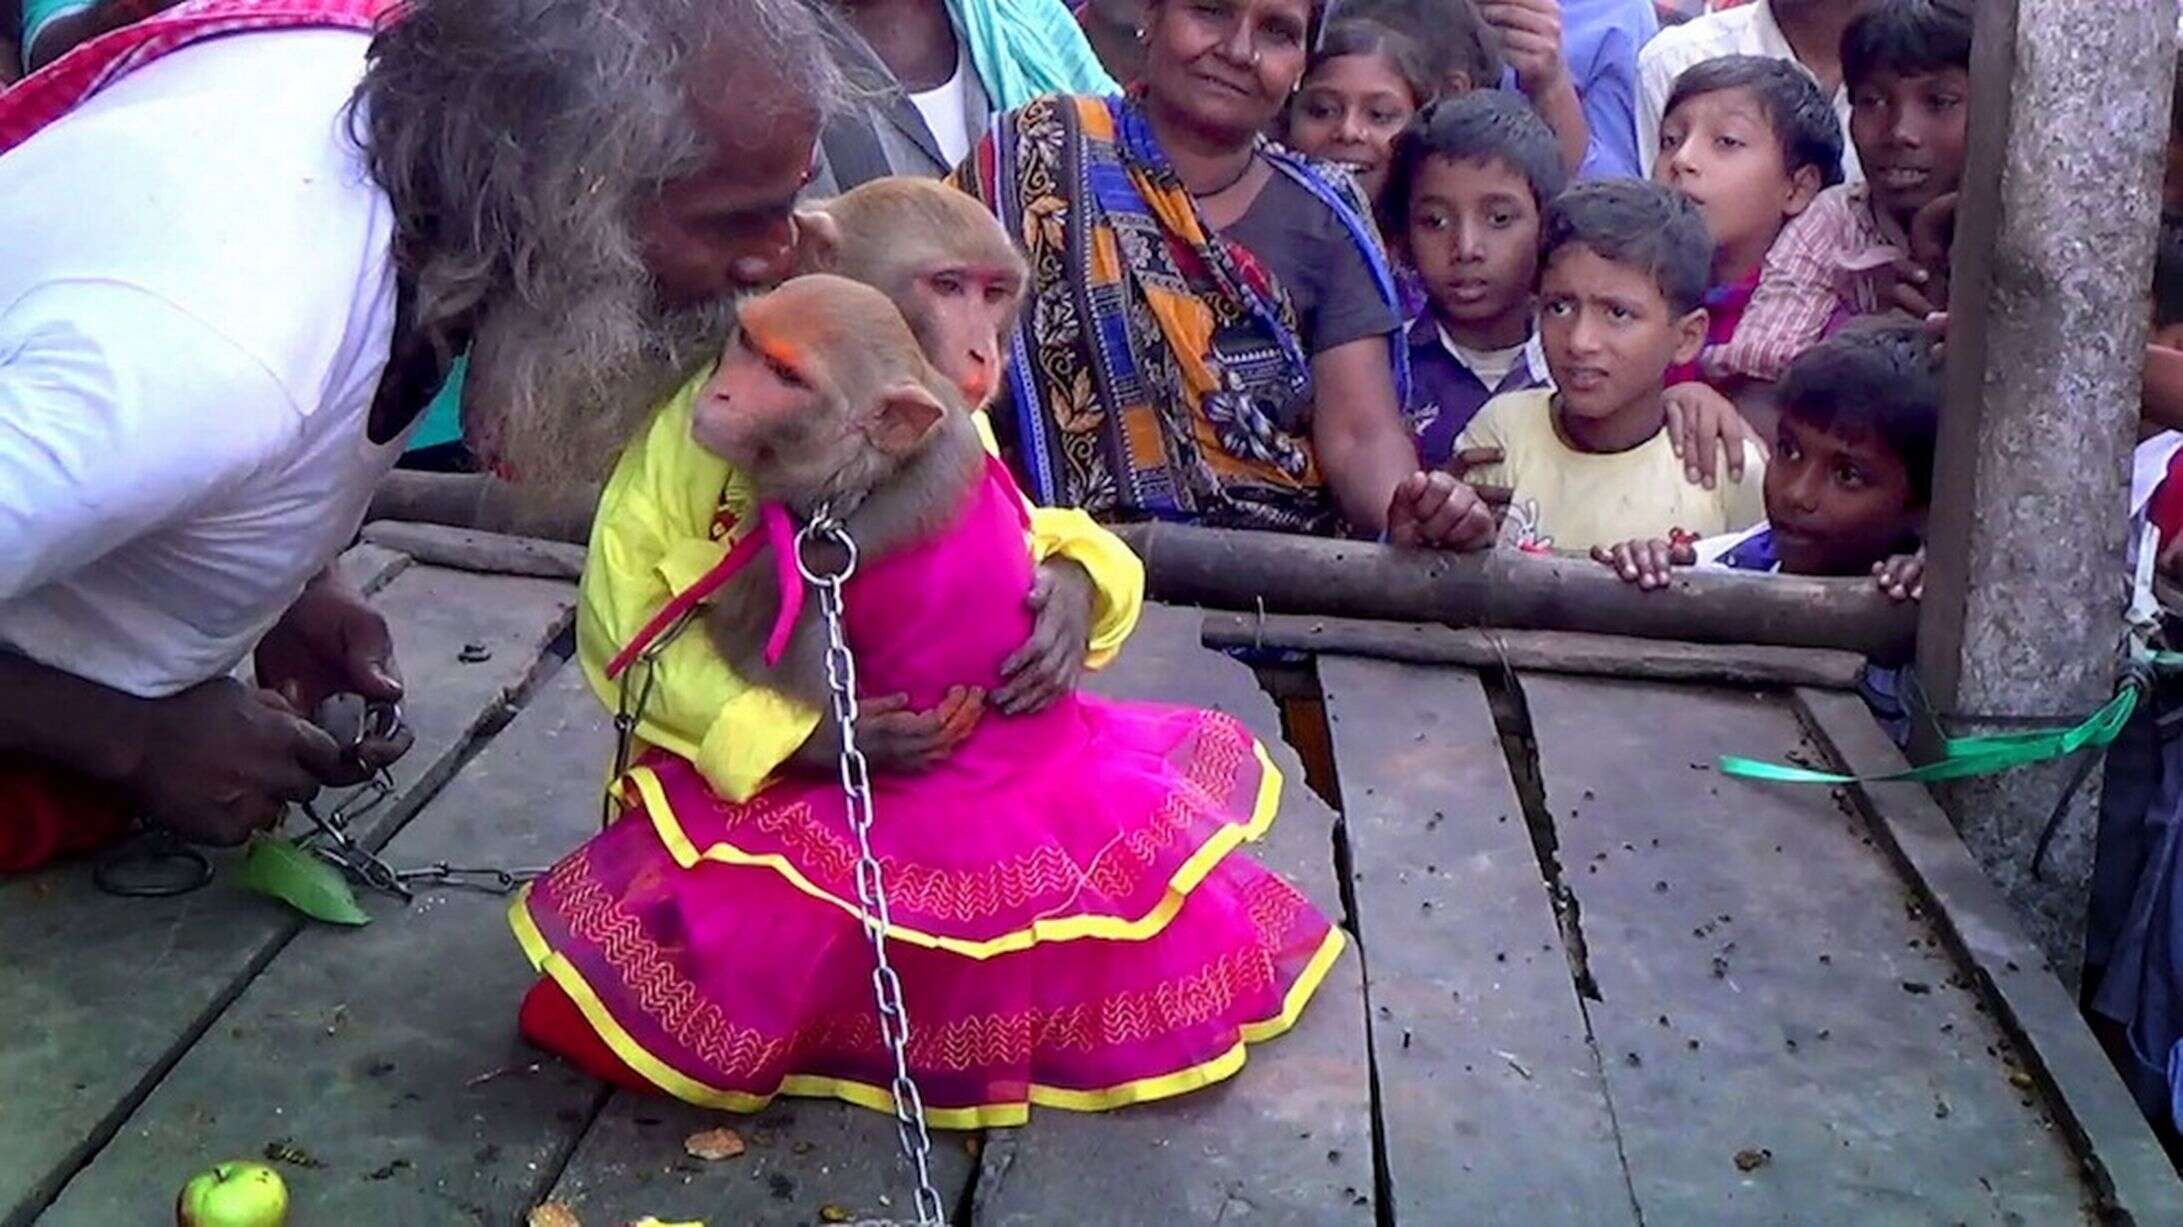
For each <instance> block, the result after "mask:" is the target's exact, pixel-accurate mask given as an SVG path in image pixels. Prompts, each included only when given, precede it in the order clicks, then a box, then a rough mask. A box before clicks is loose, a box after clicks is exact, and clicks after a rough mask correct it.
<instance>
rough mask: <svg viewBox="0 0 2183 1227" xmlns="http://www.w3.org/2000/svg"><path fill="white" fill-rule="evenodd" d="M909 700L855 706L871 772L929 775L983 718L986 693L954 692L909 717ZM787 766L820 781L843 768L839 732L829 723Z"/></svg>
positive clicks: (893, 697) (895, 697)
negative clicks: (814, 776) (810, 774)
mask: <svg viewBox="0 0 2183 1227" xmlns="http://www.w3.org/2000/svg"><path fill="white" fill-rule="evenodd" d="M909 707H910V699H909V696H908V695H901V694H889V695H881V696H879V697H877V698H870V699H862V700H859V701H858V703H857V748H858V749H859V750H862V751H863V752H864V760H865V762H866V763H868V764H870V766H871V768H872V770H874V771H900V772H918V771H927V770H930V769H931V768H932V767H933V766H934V765H935V764H937V763H938V762H939V761H940V760H941V759H943V758H946V757H947V756H948V755H950V754H953V753H954V752H955V749H956V747H957V746H960V745H962V744H963V741H964V739H966V738H968V737H969V736H970V732H971V730H972V729H975V728H977V727H978V718H979V717H980V716H982V715H984V714H985V691H983V690H980V689H978V688H977V687H975V686H957V687H955V688H954V689H953V690H950V691H948V692H947V694H945V695H944V696H942V697H941V699H940V702H939V703H938V704H936V705H935V706H934V707H933V708H932V709H931V710H929V711H921V712H918V711H911V710H910V709H909ZM789 762H790V763H791V764H793V765H794V766H796V767H798V768H800V769H802V770H805V771H811V772H815V773H817V774H820V775H827V774H832V773H833V772H835V771H838V770H839V769H840V765H841V730H840V729H839V728H837V727H835V725H834V722H833V721H832V720H831V719H828V720H827V721H825V722H824V723H822V724H820V725H819V728H818V731H817V732H814V733H812V734H811V736H810V738H808V739H807V740H806V741H805V742H804V743H803V746H802V748H800V749H798V750H797V751H796V753H795V755H794V756H793V757H792V758H790V760H789Z"/></svg>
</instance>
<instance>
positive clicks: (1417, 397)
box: [1399, 309, 1547, 469]
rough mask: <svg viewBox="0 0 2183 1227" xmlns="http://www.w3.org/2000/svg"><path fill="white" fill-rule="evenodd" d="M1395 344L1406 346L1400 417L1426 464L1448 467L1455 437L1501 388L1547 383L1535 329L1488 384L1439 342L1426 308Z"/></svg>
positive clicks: (1513, 389)
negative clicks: (1406, 380)
mask: <svg viewBox="0 0 2183 1227" xmlns="http://www.w3.org/2000/svg"><path fill="white" fill-rule="evenodd" d="M1399 343H1400V344H1404V345H1407V346H1408V347H1409V349H1410V400H1409V403H1408V404H1406V405H1404V406H1403V417H1404V419H1405V420H1407V421H1408V422H1409V424H1410V434H1411V436H1412V437H1413V438H1414V439H1415V440H1416V441H1417V458H1418V463H1419V464H1421V465H1423V466H1424V467H1426V468H1428V469H1439V468H1445V467H1446V466H1447V463H1448V460H1449V459H1450V458H1451V457H1452V456H1453V455H1454V454H1455V440H1456V436H1458V435H1460V434H1462V433H1463V428H1464V427H1465V426H1468V425H1470V420H1471V419H1472V418H1474V417H1477V416H1478V411H1479V410H1480V409H1483V408H1485V405H1486V402H1487V401H1489V400H1492V399H1493V398H1494V397H1496V396H1499V395H1501V394H1502V393H1504V392H1521V391H1523V390H1525V389H1526V388H1539V387H1544V386H1546V383H1547V371H1546V358H1545V355H1544V354H1542V353H1540V352H1539V338H1538V334H1537V333H1536V332H1534V333H1533V334H1532V336H1531V339H1530V340H1529V341H1527V342H1526V343H1525V345H1524V352H1523V354H1522V355H1521V356H1519V357H1518V358H1517V359H1516V365H1514V366H1512V367H1510V368H1509V370H1508V374H1507V375H1505V376H1503V377H1502V379H1501V382H1500V383H1499V384H1498V385H1497V386H1495V387H1491V388H1489V387H1487V386H1486V384H1485V381H1484V380H1482V379H1480V378H1479V377H1478V373H1477V372H1476V371H1473V370H1472V369H1471V368H1470V364H1469V363H1466V362H1464V361H1463V359H1462V358H1460V357H1458V356H1456V354H1454V353H1453V352H1451V351H1450V350H1449V349H1448V347H1447V345H1445V344H1444V343H1442V341H1441V338H1440V324H1439V321H1437V320H1435V319H1434V318H1433V313H1432V311H1431V310H1430V309H1428V310H1426V311H1425V312H1424V313H1423V314H1421V315H1419V316H1418V317H1417V318H1416V319H1414V320H1412V321H1410V324H1409V326H1408V327H1407V328H1406V329H1404V331H1403V336H1402V339H1401V341H1400V342H1399Z"/></svg>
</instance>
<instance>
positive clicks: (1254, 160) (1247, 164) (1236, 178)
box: [1190, 150, 1258, 200]
mask: <svg viewBox="0 0 2183 1227" xmlns="http://www.w3.org/2000/svg"><path fill="white" fill-rule="evenodd" d="M1257 164H1258V154H1257V151H1255V150H1254V151H1252V153H1251V156H1249V157H1247V158H1245V159H1243V169H1241V170H1239V171H1237V172H1236V173H1235V174H1234V175H1233V176H1231V177H1230V178H1229V180H1228V182H1226V183H1223V184H1221V185H1220V186H1219V187H1216V188H1213V189H1211V190H1209V191H1203V192H1201V191H1198V190H1197V189H1195V188H1192V189H1190V198H1191V199H1192V200H1210V199H1212V198H1213V197H1215V196H1218V195H1220V194H1221V193H1222V192H1225V191H1228V190H1229V189H1230V188H1233V187H1234V186H1235V185H1237V184H1239V183H1241V182H1243V178H1244V176H1246V175H1248V174H1250V173H1251V167H1253V166H1255V165H1257Z"/></svg>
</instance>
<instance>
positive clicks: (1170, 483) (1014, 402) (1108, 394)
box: [955, 96, 1409, 533]
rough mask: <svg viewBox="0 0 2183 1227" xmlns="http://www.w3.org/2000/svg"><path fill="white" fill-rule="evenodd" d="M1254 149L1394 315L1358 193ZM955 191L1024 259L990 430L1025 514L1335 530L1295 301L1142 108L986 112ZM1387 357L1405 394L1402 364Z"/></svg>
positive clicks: (1073, 100) (1072, 104) (1098, 104)
mask: <svg viewBox="0 0 2183 1227" xmlns="http://www.w3.org/2000/svg"><path fill="white" fill-rule="evenodd" d="M1259 152H1260V155H1261V156H1262V157H1264V158H1265V159H1266V160H1267V161H1268V162H1269V163H1270V164H1271V165H1272V166H1273V167H1274V169H1275V170H1277V171H1278V172H1280V173H1282V174H1284V175H1287V176H1288V177H1289V178H1290V179H1291V180H1293V181H1294V182H1296V183H1297V184H1298V185H1300V186H1302V187H1303V188H1304V189H1305V190H1306V191H1308V192H1310V193H1311V194H1312V196H1313V197H1315V198H1316V199H1318V200H1319V201H1320V202H1321V203H1322V204H1324V205H1325V206H1326V207H1327V208H1328V209H1330V210H1332V211H1333V212H1334V214H1335V215H1336V216H1337V217H1339V218H1340V219H1341V220H1342V222H1343V224H1344V226H1345V228H1346V229H1347V230H1348V231H1349V234H1350V238H1351V240H1352V241H1353V242H1354V243H1355V244H1356V245H1357V249H1358V250H1359V252H1361V253H1362V254H1363V255H1364V257H1365V262H1366V263H1367V264H1368V265H1369V266H1370V267H1371V269H1372V271H1373V274H1374V280H1375V281H1376V283H1377V284H1378V286H1379V289H1380V293H1381V295H1382V296H1383V297H1384V298H1385V299H1386V301H1387V302H1388V303H1389V304H1390V306H1393V305H1394V304H1395V303H1396V302H1397V295H1396V290H1395V283H1394V277H1393V275H1392V274H1391V272H1390V271H1389V269H1388V265H1387V259H1386V256H1385V254H1384V253H1383V252H1382V251H1381V248H1380V243H1379V237H1378V233H1377V231H1376V230H1374V228H1373V226H1372V223H1371V221H1370V220H1368V219H1369V217H1370V213H1369V211H1368V210H1367V209H1366V207H1365V205H1364V202H1363V199H1362V197H1361V196H1359V195H1358V194H1357V192H1356V188H1355V186H1354V185H1353V184H1352V183H1351V182H1350V181H1349V180H1348V179H1347V178H1346V177H1345V176H1341V175H1339V174H1329V173H1327V172H1326V171H1324V170H1323V169H1322V168H1320V167H1319V166H1317V165H1315V164H1313V163H1310V162H1308V161H1307V160H1305V159H1303V158H1301V157H1299V156H1297V155H1295V154H1292V153H1289V152H1288V151H1286V150H1283V149H1280V148H1279V147H1277V146H1273V145H1263V146H1261V148H1260V150H1259ZM955 181H956V185H957V186H958V187H961V188H962V189H963V190H965V191H967V192H969V193H970V194H972V195H973V196H976V197H977V198H978V199H979V200H980V201H982V202H984V204H985V205H986V207H987V208H989V209H991V210H993V213H994V215H995V216H996V217H999V218H1000V219H1001V221H1002V223H1003V224H1004V225H1006V226H1008V227H1010V229H1011V231H1012V232H1013V233H1014V235H1015V237H1016V241H1017V243H1018V244H1019V245H1020V246H1021V247H1022V249H1023V251H1024V253H1025V255H1026V257H1027V258H1028V260H1029V262H1030V265H1031V291H1030V294H1029V297H1028V299H1027V301H1026V303H1025V305H1024V311H1023V316H1022V319H1021V320H1020V321H1019V322H1018V324H1017V327H1016V332H1015V335H1014V337H1013V340H1012V361H1011V362H1010V365H1009V379H1008V389H1007V398H1006V403H1005V404H1001V405H996V406H995V407H994V409H993V418H994V421H995V424H996V426H997V427H999V428H1000V429H1001V433H1002V435H1003V440H1004V446H1005V447H1006V448H1007V449H1008V451H1009V454H1010V459H1011V461H1012V462H1013V463H1014V464H1015V466H1016V468H1017V471H1018V472H1019V473H1020V474H1021V475H1022V476H1023V477H1024V478H1025V484H1026V485H1027V486H1028V487H1029V489H1030V492H1031V496H1032V498H1033V499H1034V501H1036V502H1038V503H1040V504H1043V505H1048V506H1056V505H1058V506H1068V507H1081V508H1083V509H1085V510H1087V511H1090V512H1092V513H1093V514H1094V515H1095V516H1098V517H1100V518H1102V519H1145V518H1154V519H1170V520H1188V521H1193V522H1197V523H1203V524H1210V525H1217V526H1221V527H1231V528H1261V529H1274V530H1279V531H1288V532H1314V533H1331V532H1333V531H1335V530H1336V529H1338V527H1339V517H1338V515H1337V513H1336V511H1335V507H1334V501H1333V498H1332V496H1331V494H1330V493H1329V491H1328V490H1327V487H1326V483H1325V480H1324V479H1323V478H1322V476H1321V474H1320V472H1319V465H1318V459H1317V457H1316V455H1315V454H1314V451H1313V448H1312V445H1311V438H1310V417H1309V401H1310V396H1311V363H1310V355H1309V353H1308V352H1307V350H1306V339H1305V338H1304V337H1303V336H1302V334H1301V330H1300V329H1299V327H1298V323H1297V311H1296V307H1295V304H1294V302H1293V301H1292V300H1291V299H1290V297H1289V294H1288V293H1287V291H1286V290H1284V289H1283V288H1282V286H1281V285H1280V283H1279V282H1278V281H1277V280H1276V279H1275V277H1274V276H1273V274H1272V273H1271V272H1270V271H1268V270H1267V269H1266V268H1265V267H1264V266H1263V265H1262V264H1261V262H1260V261H1258V260H1257V259H1256V258H1255V257H1254V256H1253V255H1252V254H1251V253H1250V252H1249V251H1248V250H1247V249H1245V248H1243V247H1242V246H1240V245H1238V244H1235V243H1232V242H1229V241H1227V240H1225V239H1223V238H1221V236H1220V235H1219V234H1218V233H1216V232H1214V231H1212V230H1210V229H1209V228H1208V227H1207V226H1206V224H1205V221H1204V219H1203V218H1202V217H1201V216H1199V214H1198V211H1197V208H1196V206H1195V205H1194V204H1193V203H1192V201H1191V198H1190V194H1189V192H1188V191H1187V190H1185V189H1184V187H1183V185H1182V181H1181V180H1180V179H1179V178H1178V177H1177V176H1176V174H1175V170H1174V167H1173V166H1172V165H1170V164H1169V162H1168V160H1167V155H1166V154H1165V153H1163V152H1162V151H1161V149H1160V147H1159V142H1158V141H1157V140H1155V139H1154V137H1153V135H1152V130H1151V127H1150V125H1149V124H1148V123H1147V122H1146V120H1145V117H1144V113H1143V111H1142V110H1141V109H1140V108H1139V107H1138V106H1137V104H1136V103H1135V102H1133V101H1131V100H1129V99H1126V98H1120V97H1116V98H1086V97H1067V96H1056V97H1049V98H1041V99H1038V100H1037V101H1035V102H1032V103H1030V104H1029V105H1027V106H1024V107H1022V108H1020V109H1018V110H1015V111H1011V112H1008V113H1006V114H1002V115H999V116H996V117H995V119H994V121H993V128H992V131H991V132H989V133H988V134H987V135H986V137H985V138H984V139H983V140H982V141H981V142H979V145H978V148H977V150H976V151H975V152H974V153H973V155H972V158H971V161H970V162H969V163H968V164H966V166H965V167H964V168H963V169H961V170H958V171H957V172H956V174H955ZM1239 337H1240V338H1244V340H1242V341H1241V342H1240V343H1239V342H1238V340H1237V338H1239ZM1388 353H1389V361H1390V362H1391V363H1392V364H1393V366H1394V372H1395V385H1396V395H1397V397H1398V399H1406V398H1407V396H1408V383H1409V367H1408V354H1407V352H1406V351H1405V348H1404V347H1403V346H1401V345H1397V344H1392V343H1390V345H1389V346H1388ZM1291 406H1301V411H1288V409H1289V407H1291Z"/></svg>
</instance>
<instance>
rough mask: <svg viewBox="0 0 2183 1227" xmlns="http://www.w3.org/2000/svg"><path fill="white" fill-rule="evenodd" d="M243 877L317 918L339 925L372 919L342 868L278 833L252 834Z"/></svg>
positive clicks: (251, 885) (249, 884) (250, 884)
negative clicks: (343, 875)
mask: <svg viewBox="0 0 2183 1227" xmlns="http://www.w3.org/2000/svg"><path fill="white" fill-rule="evenodd" d="M241 881H242V884H243V885H244V886H246V887H248V888H249V889H251V890H254V891H257V892H258V893H260V894H265V895H271V896H273V897H274V898H275V899H279V900H281V901H283V902H285V903H287V904H288V905H289V906H290V907H293V908H294V909H296V910H297V911H299V912H301V913H303V914H304V915H306V916H309V917H312V918H313V919H316V920H323V921H326V922H327V923H329V924H337V925H365V924H370V923H371V917H370V916H368V915H366V914H365V912H364V909H363V908H360V907H358V906H357V905H356V892H355V891H353V890H350V889H349V882H348V879H347V878H344V877H342V876H341V871H340V870H338V869H336V868H334V867H333V866H332V865H329V864H327V863H326V862H324V861H322V860H320V859H318V858H317V857H315V856H312V855H311V854H310V853H308V852H305V851H304V850H303V849H301V848H298V847H296V846H295V845H294V844H293V843H290V842H289V841H287V840H285V839H282V838H280V837H279V836H277V835H253V836H251V837H250V850H249V851H248V852H247V853H245V854H244V856H243V868H242V878H241Z"/></svg>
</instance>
